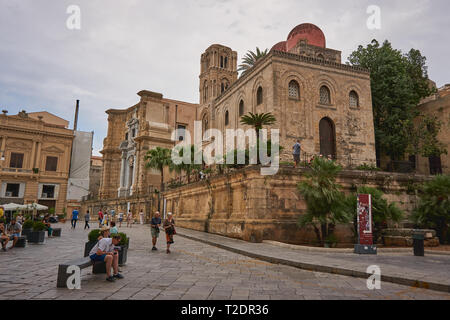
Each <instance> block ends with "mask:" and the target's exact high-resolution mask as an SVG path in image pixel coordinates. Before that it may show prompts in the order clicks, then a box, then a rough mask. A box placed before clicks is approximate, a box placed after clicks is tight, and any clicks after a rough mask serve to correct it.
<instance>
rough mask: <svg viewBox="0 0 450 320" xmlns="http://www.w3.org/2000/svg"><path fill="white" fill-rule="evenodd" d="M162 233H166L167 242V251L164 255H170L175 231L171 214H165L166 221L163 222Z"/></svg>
mask: <svg viewBox="0 0 450 320" xmlns="http://www.w3.org/2000/svg"><path fill="white" fill-rule="evenodd" d="M163 227H164V231H165V232H166V240H167V250H166V253H170V245H171V244H173V243H174V242H173V235H174V234H176V231H175V220H174V219H173V215H172V212H169V213H168V214H167V219H166V220H164V224H163Z"/></svg>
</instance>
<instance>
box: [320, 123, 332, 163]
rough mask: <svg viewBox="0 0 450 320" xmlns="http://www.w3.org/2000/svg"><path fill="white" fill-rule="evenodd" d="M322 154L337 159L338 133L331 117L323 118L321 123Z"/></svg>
mask: <svg viewBox="0 0 450 320" xmlns="http://www.w3.org/2000/svg"><path fill="white" fill-rule="evenodd" d="M319 135H320V154H321V155H323V156H324V157H328V156H331V157H332V158H333V159H336V134H335V129H334V123H333V121H332V120H331V119H329V118H323V119H322V120H320V123H319Z"/></svg>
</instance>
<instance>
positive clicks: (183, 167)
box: [170, 144, 203, 183]
mask: <svg viewBox="0 0 450 320" xmlns="http://www.w3.org/2000/svg"><path fill="white" fill-rule="evenodd" d="M176 148H177V151H178V155H179V156H180V157H181V158H183V155H184V151H185V150H186V151H188V150H189V149H190V152H191V156H190V163H184V162H182V163H180V164H178V165H176V164H172V165H171V167H170V168H171V169H173V170H175V171H176V172H177V173H180V172H181V171H184V172H186V176H187V180H188V183H191V173H192V171H195V170H200V169H201V168H202V165H201V164H195V155H196V154H200V156H201V157H202V153H201V151H199V150H198V148H197V147H196V146H195V145H194V144H191V145H185V146H179V147H178V146H177V147H176ZM202 161H203V158H202Z"/></svg>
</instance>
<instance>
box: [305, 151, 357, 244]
mask: <svg viewBox="0 0 450 320" xmlns="http://www.w3.org/2000/svg"><path fill="white" fill-rule="evenodd" d="M310 169H311V171H310V172H307V173H305V177H306V179H307V180H306V181H302V182H300V183H299V184H298V190H299V191H300V194H301V195H302V196H303V197H304V198H305V201H306V205H307V210H306V213H305V214H304V215H302V216H300V218H299V220H298V225H299V226H300V227H304V226H307V225H312V226H313V228H314V232H315V234H316V237H317V241H318V242H319V243H320V244H321V245H322V246H323V245H324V243H325V240H326V239H327V238H328V237H329V236H331V235H333V232H334V229H335V226H336V224H338V223H348V222H350V221H351V218H352V213H351V212H349V210H348V208H347V207H346V205H345V204H346V201H345V195H344V193H343V192H342V191H341V189H342V187H341V185H339V184H338V183H337V182H336V178H337V176H338V174H339V172H341V170H342V167H341V166H340V165H338V164H336V163H335V162H334V161H332V160H328V159H325V158H322V157H316V158H314V159H313V160H312V162H311V164H310ZM317 225H320V229H319V228H318V227H317Z"/></svg>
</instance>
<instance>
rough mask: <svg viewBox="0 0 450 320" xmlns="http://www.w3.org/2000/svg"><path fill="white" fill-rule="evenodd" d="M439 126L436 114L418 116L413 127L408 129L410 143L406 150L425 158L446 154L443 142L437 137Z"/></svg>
mask: <svg viewBox="0 0 450 320" xmlns="http://www.w3.org/2000/svg"><path fill="white" fill-rule="evenodd" d="M441 127H442V122H441V121H440V120H439V119H438V118H437V117H436V116H430V115H421V116H419V117H418V118H417V123H416V125H415V128H412V130H410V135H411V138H410V144H409V146H408V148H407V150H406V151H407V152H408V153H409V154H413V155H416V154H417V155H421V156H422V157H425V158H428V157H432V156H439V155H441V154H447V149H446V148H445V144H444V143H442V142H440V141H439V140H438V139H437V136H438V134H439V131H440V130H441Z"/></svg>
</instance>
